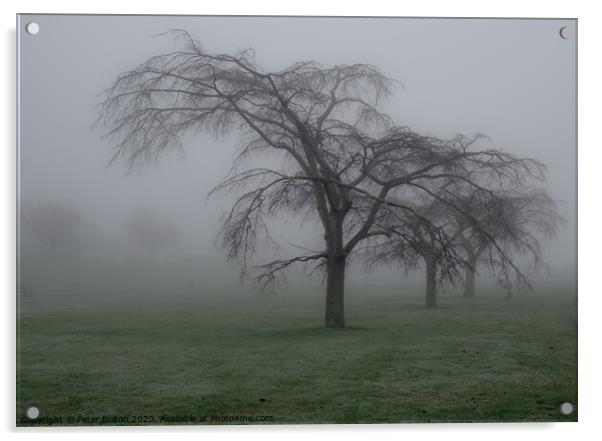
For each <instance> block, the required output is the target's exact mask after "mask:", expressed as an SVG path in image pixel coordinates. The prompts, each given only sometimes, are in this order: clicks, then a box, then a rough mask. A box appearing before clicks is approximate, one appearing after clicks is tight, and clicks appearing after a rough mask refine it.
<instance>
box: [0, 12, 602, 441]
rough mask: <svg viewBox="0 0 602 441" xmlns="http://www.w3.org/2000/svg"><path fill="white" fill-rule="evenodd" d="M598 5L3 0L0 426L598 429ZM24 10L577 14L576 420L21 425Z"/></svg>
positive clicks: (541, 433) (157, 435)
mask: <svg viewBox="0 0 602 441" xmlns="http://www.w3.org/2000/svg"><path fill="white" fill-rule="evenodd" d="M596 3H597V2H594V1H578V0H577V1H576V0H573V1H567V0H565V1H562V2H561V1H556V0H548V1H536V0H533V1H529V0H506V1H497V2H491V1H490V2H487V1H470V0H466V1H463V0H454V1H449V0H448V1H445V0H439V1H427V0H415V1H414V0H413V1H404V2H398V3H395V2H392V1H389V2H387V1H385V0H383V1H381V0H370V1H368V2H367V1H365V0H363V1H351V0H339V1H329V2H327V1H325V0H304V1H301V2H282V1H275V0H272V1H269V0H252V1H246V2H245V1H244V0H239V1H232V0H221V1H219V2H204V1H198V0H196V1H195V0H188V1H186V0H168V1H157V0H145V1H134V0H104V1H100V0H89V1H86V2H82V1H62V0H53V1H42V0H37V1H33V0H32V1H28V0H22V1H16V0H13V1H11V0H4V1H2V2H0V8H1V9H0V10H1V14H0V20H1V22H2V35H3V43H4V45H3V49H4V54H3V61H4V63H3V66H4V68H3V69H1V72H0V75H1V76H2V83H1V84H2V87H3V93H2V94H1V96H2V97H4V100H3V101H4V103H3V105H2V106H1V107H0V112H1V117H0V124H1V126H0V133H2V134H4V136H5V143H4V148H3V149H2V150H1V151H2V158H1V160H0V163H1V164H2V166H3V168H4V169H3V173H1V175H2V179H1V182H2V191H1V192H0V198H1V200H0V205H1V206H2V208H3V210H4V213H3V214H4V215H3V216H1V217H0V222H1V225H2V228H1V231H2V235H1V236H0V237H1V241H2V242H1V246H0V249H2V250H3V253H2V255H1V258H2V261H1V263H0V271H2V280H3V281H4V282H5V283H4V284H3V287H4V289H3V291H2V293H3V294H4V296H3V300H4V305H3V306H4V308H3V312H4V320H3V325H2V331H3V334H4V335H3V337H4V342H5V343H6V344H5V345H4V346H3V350H2V357H3V361H2V363H0V369H1V371H2V380H3V382H4V383H3V385H4V387H3V388H2V389H3V391H5V393H3V398H4V399H3V400H2V402H1V404H0V406H1V407H0V415H1V418H2V424H1V426H0V427H1V428H2V430H3V431H5V432H9V433H8V435H9V436H10V437H12V436H14V435H15V433H17V432H21V433H24V435H25V436H26V437H27V438H38V437H42V436H43V437H45V438H46V437H47V438H48V439H63V438H74V437H77V438H81V437H82V435H85V436H86V437H90V438H93V439H104V438H105V437H106V436H107V435H109V434H110V436H111V437H112V438H113V437H114V438H116V439H125V437H126V436H127V437H128V439H129V438H130V437H132V436H136V437H144V438H147V439H163V438H165V437H166V435H167V433H168V432H174V433H177V434H178V435H179V436H182V437H185V438H190V439H193V438H194V439H198V438H199V436H201V437H207V436H210V437H212V438H213V437H215V438H224V437H226V438H228V437H232V438H234V437H236V438H238V437H243V436H244V437H245V438H248V439H251V440H254V439H258V440H259V439H261V440H264V439H280V438H282V437H283V436H286V437H287V438H289V439H305V438H307V437H308V436H311V437H317V438H328V439H330V440H332V439H333V438H338V437H339V436H340V437H341V438H343V437H344V438H345V440H354V439H364V438H366V437H368V436H378V437H379V438H380V437H383V438H386V439H387V438H388V439H399V438H400V437H414V436H417V435H418V436H420V437H425V438H427V439H437V440H441V439H442V438H445V441H448V440H450V439H451V440H454V439H461V440H463V441H467V440H471V439H479V440H480V439H482V438H483V436H486V437H487V438H488V441H493V440H498V439H499V440H504V441H507V439H508V438H509V437H515V436H517V435H518V436H521V438H522V436H525V437H526V436H533V437H545V438H546V439H550V440H556V439H558V440H560V439H562V440H564V441H566V440H567V439H568V438H569V437H570V438H581V437H583V438H589V437H593V434H594V433H596V432H600V430H596V429H598V427H597V426H598V424H597V422H598V420H599V418H600V417H599V415H598V411H599V410H600V409H601V407H602V406H600V405H599V403H600V398H601V397H600V395H599V393H600V392H602V389H601V387H600V385H601V384H602V364H601V359H602V358H601V355H600V348H601V347H602V344H600V341H599V338H598V336H600V335H602V334H601V333H600V332H599V331H600V323H601V320H599V314H600V311H602V292H601V289H600V285H599V281H598V280H597V278H596V277H595V276H596V272H599V271H600V268H599V263H598V262H599V260H600V258H599V257H598V255H599V253H597V252H596V251H598V250H600V249H601V247H600V239H599V233H598V231H599V229H598V228H596V227H597V226H598V225H599V224H600V222H601V221H602V215H601V214H602V213H601V209H600V205H601V204H600V190H599V188H600V180H599V178H598V176H599V175H600V165H599V164H602V157H601V154H600V150H601V149H600V146H599V143H600V136H599V127H600V124H601V122H602V121H601V119H602V112H601V111H600V106H601V103H602V94H601V93H600V89H601V86H600V84H601V83H602V70H601V58H602V57H601V56H600V53H601V50H600V48H601V47H602V45H601V44H600V43H601V41H602V39H601V33H602V31H601V29H602V23H601V22H600V15H599V14H597V10H596ZM17 12H21V13H112V14H115V13H119V14H184V15H186V14H226V15H263V14H266V15H339V16H340V15H347V16H350V15H362V16H384V15H393V16H438V17H441V16H461V17H496V16H497V17H550V18H552V17H561V18H578V19H579V91H580V93H579V164H580V166H579V223H578V226H579V237H580V241H579V242H580V243H579V297H580V298H579V403H578V404H579V419H580V422H579V423H562V424H476V425H465V424H456V425H449V424H439V425H378V426H288V427H282V426H276V427H260V426H252V427H234V426H230V427H204V426H203V427H170V428H96V429H94V428H91V429H85V428H51V429H45V430H34V429H19V430H17V429H15V428H14V420H15V418H14V409H15V394H14V392H15V355H14V354H15V342H14V330H15V318H14V310H15V309H14V308H15V300H14V298H15V296H14V287H15V182H16V177H15V161H16V153H15V144H16V134H15V100H16V98H15V83H16V76H15V14H16V13H17Z"/></svg>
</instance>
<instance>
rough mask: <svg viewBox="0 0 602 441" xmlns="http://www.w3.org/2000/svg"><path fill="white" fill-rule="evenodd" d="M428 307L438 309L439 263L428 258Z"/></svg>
mask: <svg viewBox="0 0 602 441" xmlns="http://www.w3.org/2000/svg"><path fill="white" fill-rule="evenodd" d="M425 260H426V307H427V308H436V307H437V262H436V261H435V259H433V258H432V257H429V258H426V259H425Z"/></svg>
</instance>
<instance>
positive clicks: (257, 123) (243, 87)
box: [98, 31, 540, 327]
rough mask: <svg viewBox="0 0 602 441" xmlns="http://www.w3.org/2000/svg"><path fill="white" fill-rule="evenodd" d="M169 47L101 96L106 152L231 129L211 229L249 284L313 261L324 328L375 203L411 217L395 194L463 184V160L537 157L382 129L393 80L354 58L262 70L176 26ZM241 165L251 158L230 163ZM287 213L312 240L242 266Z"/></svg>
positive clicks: (134, 159) (483, 168) (126, 154)
mask: <svg viewBox="0 0 602 441" xmlns="http://www.w3.org/2000/svg"><path fill="white" fill-rule="evenodd" d="M175 35H176V37H177V41H179V42H181V43H182V45H181V49H179V50H176V51H174V52H171V53H167V54H163V55H157V56H154V57H151V58H150V59H148V60H147V61H145V62H144V63H142V64H140V65H139V66H137V67H136V68H134V69H133V70H130V71H127V72H124V73H122V74H121V75H119V76H118V77H117V79H116V81H115V82H114V83H113V85H112V86H111V87H110V88H109V89H108V90H107V91H106V92H105V95H104V99H103V102H102V104H101V109H100V118H99V121H98V125H99V126H100V128H101V129H102V130H103V132H104V135H105V136H106V137H108V138H110V139H111V140H112V141H113V142H114V144H115V154H114V157H113V160H118V159H122V160H125V161H126V163H127V164H129V166H134V165H137V164H139V163H144V162H148V161H153V160H156V159H157V158H159V157H160V156H161V154H162V153H163V152H165V151H166V150H168V149H169V148H173V147H178V146H180V145H181V144H180V142H181V139H182V136H183V135H184V134H186V133H188V132H197V131H206V132H209V133H211V134H213V135H214V136H215V137H216V138H220V137H222V136H223V135H225V134H227V133H230V132H238V133H239V134H241V135H242V136H241V143H240V151H239V153H238V156H237V157H236V159H235V161H234V165H233V168H232V172H231V174H230V176H229V177H228V178H227V179H226V180H225V181H224V182H222V183H221V184H219V185H218V186H217V187H216V188H215V189H214V193H219V192H236V194H238V195H240V196H239V197H238V199H237V200H236V202H235V203H234V205H233V206H232V208H231V210H229V211H228V213H227V214H226V215H225V218H224V223H223V227H222V231H221V237H222V239H223V245H224V247H225V249H226V250H227V257H228V260H234V261H237V262H238V263H239V264H240V265H241V268H242V273H243V276H245V277H253V278H254V279H255V280H256V281H257V282H259V283H260V284H261V285H262V286H268V285H270V284H273V283H274V281H275V279H276V276H277V275H278V274H279V273H280V272H281V271H283V270H285V269H286V268H288V267H289V266H291V265H294V264H297V263H302V264H310V265H314V266H315V267H319V268H323V269H324V270H325V274H326V310H325V324H326V326H329V327H343V326H344V323H345V320H344V286H345V270H346V264H347V262H348V259H349V257H350V255H351V254H352V252H353V251H354V250H355V249H356V247H357V245H358V244H359V243H361V242H362V241H364V240H366V239H369V238H372V237H376V236H379V235H383V234H387V233H386V232H385V231H383V230H381V229H380V228H376V226H375V221H376V219H378V217H379V216H380V213H381V210H382V209H383V207H396V208H397V209H400V210H403V211H409V212H412V211H413V208H412V207H411V206H410V205H408V204H406V203H405V202H404V197H405V196H404V192H405V191H407V189H412V190H413V191H417V192H421V193H423V194H424V197H433V196H432V195H433V194H435V192H436V190H433V189H437V188H438V187H440V185H441V184H442V183H443V182H445V181H453V180H454V179H462V180H468V181H470V180H471V177H470V175H467V173H466V171H465V169H466V167H467V166H468V165H469V164H470V165H471V166H472V167H474V168H475V169H476V170H479V172H481V173H485V172H487V173H490V174H491V176H493V177H497V178H500V179H502V178H503V179H506V178H509V177H511V176H513V175H515V174H516V173H517V170H519V169H520V170H523V171H525V172H527V173H533V174H537V173H539V172H540V166H539V164H537V163H536V162H534V161H529V160H521V159H519V158H516V157H514V156H512V155H510V154H507V153H503V152H500V151H497V150H484V151H473V150H472V149H471V146H472V142H465V141H466V140H465V139H463V138H462V139H460V138H458V139H454V140H451V141H443V140H438V139H434V138H432V137H426V136H421V135H419V134H417V133H414V132H412V131H411V130H409V129H408V128H406V127H399V126H396V125H395V124H394V123H393V121H392V120H391V118H390V117H389V116H388V115H386V114H384V113H382V112H381V111H379V110H378V105H379V103H380V101H381V100H382V99H383V98H385V97H387V96H389V95H390V94H391V92H392V87H393V82H392V81H391V80H390V79H389V78H387V77H386V76H385V75H383V74H382V73H381V72H380V70H379V69H377V68H376V67H374V66H372V65H367V64H353V65H337V66H332V67H325V66H322V65H320V64H318V63H316V62H314V61H306V62H298V63H294V64H292V65H291V66H289V67H288V68H286V69H283V70H279V71H275V72H268V71H265V70H264V69H262V68H261V67H260V66H259V65H258V64H257V63H256V62H255V56H254V52H253V51H252V50H244V51H241V52H239V53H237V54H235V55H227V54H210V53H208V52H206V51H205V50H204V49H203V48H202V47H201V45H200V44H199V43H198V42H197V41H196V40H194V39H192V38H191V36H190V35H189V34H188V33H187V32H185V31H175ZM247 160H253V161H257V160H264V161H265V164H266V165H265V167H249V168H244V165H245V163H246V161H247ZM283 211H288V212H292V213H297V214H299V215H305V216H307V215H309V216H313V217H314V218H316V219H318V220H319V222H320V224H321V227H322V235H323V237H324V241H325V245H324V249H323V250H318V251H315V252H314V251H311V252H307V253H304V254H302V255H297V256H292V257H288V258H283V259H279V260H275V261H272V262H268V263H265V264H263V265H251V264H250V262H251V260H250V259H251V257H252V256H253V254H254V253H255V252H256V251H257V249H258V247H259V246H260V244H261V242H262V241H264V240H270V234H269V228H268V224H267V222H268V221H269V220H270V218H274V217H276V216H278V214H279V213H281V212H283Z"/></svg>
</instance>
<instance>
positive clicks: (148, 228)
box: [124, 211, 179, 258]
mask: <svg viewBox="0 0 602 441" xmlns="http://www.w3.org/2000/svg"><path fill="white" fill-rule="evenodd" d="M124 228H125V233H126V236H127V239H128V240H129V242H130V243H131V244H132V246H134V247H135V249H136V250H138V251H140V252H142V253H143V254H144V255H145V256H146V257H151V258H155V257H157V256H158V254H159V253H160V252H162V251H166V250H168V249H173V248H174V247H175V246H177V243H178V240H179V234H178V230H177V228H176V227H175V226H174V225H173V224H172V223H170V222H169V221H167V220H165V219H161V218H160V217H159V216H158V215H156V214H153V213H151V212H148V211H136V212H134V213H133V214H132V215H130V216H129V217H128V219H127V220H126V221H125V224H124Z"/></svg>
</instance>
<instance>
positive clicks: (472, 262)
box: [463, 257, 477, 299]
mask: <svg viewBox="0 0 602 441" xmlns="http://www.w3.org/2000/svg"><path fill="white" fill-rule="evenodd" d="M468 265H469V266H467V267H466V277H465V280H464V295H463V297H466V298H471V299H472V298H474V297H475V291H474V285H475V275H476V267H477V259H476V258H474V257H470V258H469V259H468Z"/></svg>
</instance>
